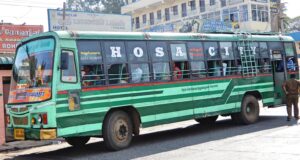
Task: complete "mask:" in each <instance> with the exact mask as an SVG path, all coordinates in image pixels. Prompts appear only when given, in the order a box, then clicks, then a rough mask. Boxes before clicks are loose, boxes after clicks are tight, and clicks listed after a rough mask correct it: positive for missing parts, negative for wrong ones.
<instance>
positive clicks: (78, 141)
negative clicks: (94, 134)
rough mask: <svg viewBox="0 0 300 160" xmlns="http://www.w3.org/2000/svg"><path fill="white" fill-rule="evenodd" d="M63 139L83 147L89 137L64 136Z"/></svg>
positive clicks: (72, 144)
mask: <svg viewBox="0 0 300 160" xmlns="http://www.w3.org/2000/svg"><path fill="white" fill-rule="evenodd" d="M65 140H66V142H68V143H69V144H70V145H71V146H73V147H83V146H84V145H85V144H86V143H87V142H88V141H89V140H90V137H66V138H65Z"/></svg>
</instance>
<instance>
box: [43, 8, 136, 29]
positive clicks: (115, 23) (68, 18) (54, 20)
mask: <svg viewBox="0 0 300 160" xmlns="http://www.w3.org/2000/svg"><path fill="white" fill-rule="evenodd" d="M63 17H64V18H63ZM48 24H49V26H48V27H49V31H59V30H71V31H76V30H80V31H122V32H130V31H131V30H132V28H131V16H128V15H117V14H99V13H90V12H76V11H65V15H64V14H63V11H62V10H55V9H48Z"/></svg>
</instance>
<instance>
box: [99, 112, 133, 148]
mask: <svg viewBox="0 0 300 160" xmlns="http://www.w3.org/2000/svg"><path fill="white" fill-rule="evenodd" d="M132 128H133V127H132V121H131V119H130V117H129V116H128V114H127V113H126V112H124V111H120V110H119V111H114V112H111V113H109V114H108V115H107V117H106V119H105V121H104V126H103V139H104V143H105V145H106V147H107V148H108V149H110V150H114V151H117V150H121V149H124V148H126V147H128V146H129V145H130V143H131V140H132Z"/></svg>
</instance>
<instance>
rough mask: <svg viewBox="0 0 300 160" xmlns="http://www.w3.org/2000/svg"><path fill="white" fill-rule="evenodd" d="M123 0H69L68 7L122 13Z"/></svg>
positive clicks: (78, 9)
mask: <svg viewBox="0 0 300 160" xmlns="http://www.w3.org/2000/svg"><path fill="white" fill-rule="evenodd" d="M123 5H124V2H123V0H67V3H66V9H67V10H74V11H84V12H100V13H113V14H120V13H121V7H122V6H123Z"/></svg>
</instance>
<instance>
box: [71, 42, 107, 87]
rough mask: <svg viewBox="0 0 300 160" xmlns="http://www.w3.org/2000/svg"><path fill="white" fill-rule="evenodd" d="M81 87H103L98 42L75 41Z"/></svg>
mask: <svg viewBox="0 0 300 160" xmlns="http://www.w3.org/2000/svg"><path fill="white" fill-rule="evenodd" d="M77 47H78V52H79V55H80V69H81V79H82V81H81V82H82V83H81V84H82V86H84V87H87V86H98V85H105V76H104V69H103V60H102V59H103V58H102V54H101V45H100V42H99V41H87V40H80V41H77Z"/></svg>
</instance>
